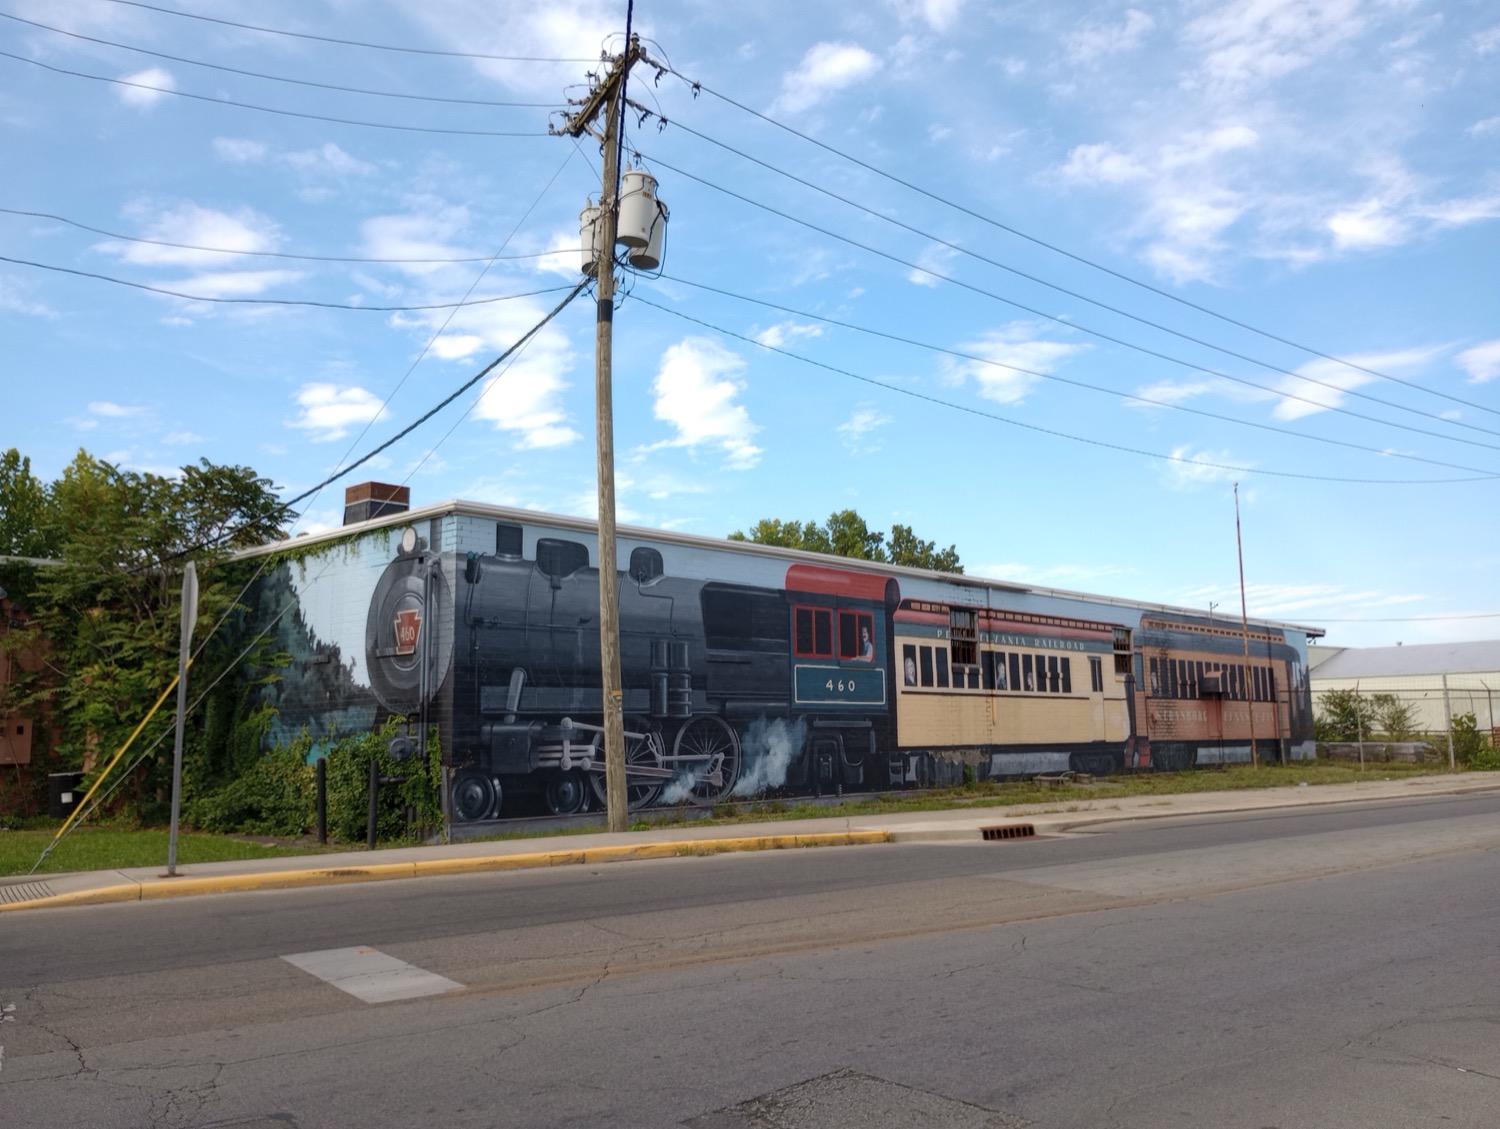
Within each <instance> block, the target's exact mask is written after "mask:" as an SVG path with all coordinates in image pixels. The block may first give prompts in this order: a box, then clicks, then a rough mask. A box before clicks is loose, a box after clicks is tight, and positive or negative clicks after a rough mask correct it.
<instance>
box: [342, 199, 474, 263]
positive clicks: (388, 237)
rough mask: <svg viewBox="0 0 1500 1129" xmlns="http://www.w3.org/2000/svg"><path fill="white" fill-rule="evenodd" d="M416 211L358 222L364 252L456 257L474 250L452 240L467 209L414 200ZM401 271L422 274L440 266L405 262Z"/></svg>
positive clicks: (384, 256) (389, 256)
mask: <svg viewBox="0 0 1500 1129" xmlns="http://www.w3.org/2000/svg"><path fill="white" fill-rule="evenodd" d="M413 206H414V207H418V208H421V209H422V211H421V212H418V213H415V214H414V213H408V214H406V215H394V216H375V217H373V218H371V219H367V220H365V221H364V223H363V224H361V225H360V231H361V233H362V234H363V236H364V253H365V254H366V255H368V256H369V257H370V258H372V259H455V258H464V257H468V256H470V255H472V254H473V252H471V251H468V250H466V249H465V248H463V247H461V246H458V245H457V244H455V243H453V242H452V240H453V238H454V237H455V236H457V235H458V234H459V233H460V232H462V231H463V230H464V229H465V228H466V227H467V226H468V222H469V210H468V209H467V208H465V207H463V206H462V205H449V204H445V203H443V202H442V201H437V200H421V201H414V202H413ZM401 269H402V270H404V271H406V272H407V273H409V274H416V275H425V274H431V273H432V272H433V271H435V270H438V269H440V264H438V263H406V264H403V266H402V268H401Z"/></svg>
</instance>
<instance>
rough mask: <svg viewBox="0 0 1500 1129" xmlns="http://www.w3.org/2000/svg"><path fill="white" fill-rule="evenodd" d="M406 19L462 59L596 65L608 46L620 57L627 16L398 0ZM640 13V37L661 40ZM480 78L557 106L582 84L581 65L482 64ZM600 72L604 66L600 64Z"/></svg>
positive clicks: (608, 9)
mask: <svg viewBox="0 0 1500 1129" xmlns="http://www.w3.org/2000/svg"><path fill="white" fill-rule="evenodd" d="M396 6H397V7H398V8H400V9H401V11H402V13H403V15H405V16H406V17H407V18H408V19H410V20H412V21H413V22H414V23H415V24H417V25H418V26H419V27H421V28H423V29H424V31H425V35H426V38H425V39H424V42H426V41H431V42H434V43H436V44H439V45H441V46H445V47H449V48H452V49H454V50H457V51H466V52H478V53H482V54H489V55H507V56H533V57H537V58H546V59H597V58H598V57H599V49H600V46H601V45H605V46H608V47H609V48H610V49H611V50H615V51H618V50H619V49H620V46H621V44H620V39H621V36H620V19H621V11H622V10H621V9H620V8H619V5H618V4H617V3H615V0H548V2H547V3H545V4H532V5H529V6H526V7H525V9H524V12H523V11H522V10H521V9H520V7H519V6H517V5H512V4H495V3H492V2H491V0H444V2H443V3H436V4H435V3H432V2H431V0H398V3H397V5H396ZM644 7H645V6H643V5H637V7H636V13H635V31H637V32H638V33H639V34H640V36H641V38H642V39H644V40H647V41H649V40H650V39H651V37H652V35H653V34H654V32H653V30H652V27H651V22H650V20H651V17H650V13H649V10H644V11H643V8H644ZM473 65H474V68H475V70H477V71H478V72H479V73H480V74H482V75H484V76H485V77H487V78H490V79H493V80H495V81H497V82H501V83H503V84H504V85H506V86H507V87H511V88H513V89H517V90H526V91H531V92H534V93H537V94H540V95H543V96H545V97H546V98H555V97H556V96H557V92H558V91H559V90H561V89H562V88H563V86H564V85H566V84H568V83H576V82H578V81H579V76H580V74H581V73H582V68H581V67H580V66H579V64H578V63H576V62H566V63H559V64H556V65H551V66H549V65H544V64H537V63H518V62H503V61H500V60H494V59H477V60H474V62H473ZM596 65H597V64H596Z"/></svg>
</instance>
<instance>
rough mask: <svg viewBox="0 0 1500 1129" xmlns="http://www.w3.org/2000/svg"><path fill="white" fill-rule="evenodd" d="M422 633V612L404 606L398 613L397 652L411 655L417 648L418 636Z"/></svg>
mask: <svg viewBox="0 0 1500 1129" xmlns="http://www.w3.org/2000/svg"><path fill="white" fill-rule="evenodd" d="M421 633H422V613H421V612H419V611H417V610H416V609H415V608H404V609H402V610H401V611H399V612H397V613H396V654H398V655H410V654H414V653H415V652H416V649H417V636H418V635H420V634H421Z"/></svg>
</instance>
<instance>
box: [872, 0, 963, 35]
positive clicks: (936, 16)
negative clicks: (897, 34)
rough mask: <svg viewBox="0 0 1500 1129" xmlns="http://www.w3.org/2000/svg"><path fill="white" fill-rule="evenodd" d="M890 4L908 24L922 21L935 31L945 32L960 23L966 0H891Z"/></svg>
mask: <svg viewBox="0 0 1500 1129" xmlns="http://www.w3.org/2000/svg"><path fill="white" fill-rule="evenodd" d="M890 4H891V7H892V8H894V9H895V10H896V14H897V15H898V16H900V17H901V19H902V20H903V21H905V22H906V23H914V22H917V21H921V22H922V23H925V24H926V25H927V26H928V27H930V28H932V30H933V31H937V32H944V31H947V30H948V29H949V28H951V27H952V26H953V25H954V24H955V23H957V22H958V17H959V14H960V13H961V12H962V11H963V7H964V0H890Z"/></svg>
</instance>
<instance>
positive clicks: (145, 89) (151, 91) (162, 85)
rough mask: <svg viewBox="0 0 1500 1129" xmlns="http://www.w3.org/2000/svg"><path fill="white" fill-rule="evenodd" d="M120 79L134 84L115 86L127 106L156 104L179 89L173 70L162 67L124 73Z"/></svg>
mask: <svg viewBox="0 0 1500 1129" xmlns="http://www.w3.org/2000/svg"><path fill="white" fill-rule="evenodd" d="M120 81H122V82H128V83H131V84H132V85H130V86H118V87H116V88H115V89H116V91H117V93H118V95H119V99H120V101H121V102H124V103H125V104H126V105H127V106H141V107H145V106H154V105H156V103H157V102H159V101H161V100H162V99H163V98H165V97H166V96H167V94H168V93H170V92H171V91H173V90H176V89H177V81H176V80H175V79H174V78H173V77H172V75H171V72H169V71H165V70H163V69H162V68H161V67H148V68H147V69H146V70H143V71H136V72H135V73H134V74H128V75H124V76H122V77H121V80H120Z"/></svg>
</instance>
